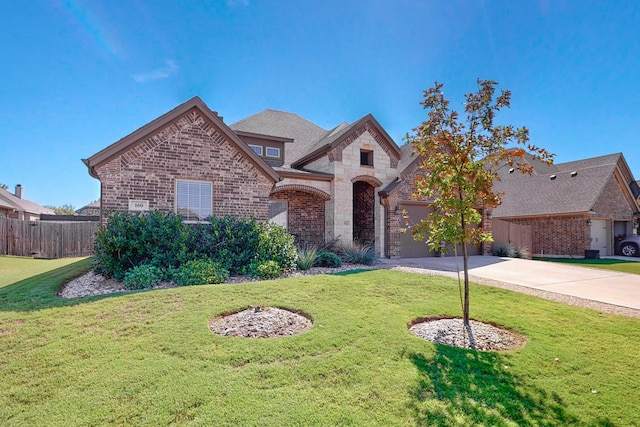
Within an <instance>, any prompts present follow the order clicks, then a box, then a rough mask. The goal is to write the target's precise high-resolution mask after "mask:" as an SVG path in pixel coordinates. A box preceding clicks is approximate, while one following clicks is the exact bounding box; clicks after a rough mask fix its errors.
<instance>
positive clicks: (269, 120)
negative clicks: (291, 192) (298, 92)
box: [229, 110, 329, 165]
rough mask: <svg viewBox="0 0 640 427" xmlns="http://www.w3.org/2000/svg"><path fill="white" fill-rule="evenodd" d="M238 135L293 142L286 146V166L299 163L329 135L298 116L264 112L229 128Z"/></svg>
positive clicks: (270, 111) (271, 111)
mask: <svg viewBox="0 0 640 427" xmlns="http://www.w3.org/2000/svg"><path fill="white" fill-rule="evenodd" d="M229 128H231V129H232V130H233V131H236V132H238V133H253V134H260V135H270V136H273V137H279V138H284V139H289V140H293V141H292V143H291V144H285V156H284V161H285V165H290V164H291V163H293V162H295V161H297V160H298V159H299V158H301V157H302V156H304V155H305V154H306V153H308V151H309V148H310V147H311V146H312V145H313V144H315V143H316V142H317V141H318V140H320V139H321V138H324V136H325V135H327V132H329V131H327V130H325V129H323V128H321V127H320V126H318V125H316V124H314V123H312V122H310V121H309V120H307V119H305V118H303V117H300V116H299V115H297V114H293V113H286V112H284V111H277V110H264V111H261V112H259V113H256V114H254V115H252V116H249V117H247V118H245V119H242V120H240V121H237V122H235V123H233V124H231V125H230V126H229Z"/></svg>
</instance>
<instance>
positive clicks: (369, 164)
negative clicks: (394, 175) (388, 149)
mask: <svg viewBox="0 0 640 427" xmlns="http://www.w3.org/2000/svg"><path fill="white" fill-rule="evenodd" d="M363 154H366V155H367V161H368V162H367V163H363V162H362V159H363V157H362V156H363ZM360 166H366V167H373V150H362V149H361V150H360Z"/></svg>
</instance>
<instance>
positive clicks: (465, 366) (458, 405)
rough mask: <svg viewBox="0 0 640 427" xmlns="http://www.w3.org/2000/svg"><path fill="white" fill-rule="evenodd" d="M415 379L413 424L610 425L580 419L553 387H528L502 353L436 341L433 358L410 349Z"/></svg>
mask: <svg viewBox="0 0 640 427" xmlns="http://www.w3.org/2000/svg"><path fill="white" fill-rule="evenodd" d="M408 357H409V359H410V360H411V361H412V362H413V364H414V365H415V366H416V368H418V373H419V378H418V382H417V384H416V386H415V387H414V388H413V389H412V390H411V391H410V393H411V397H412V404H411V406H412V409H413V411H414V416H415V419H416V424H417V425H420V426H422V425H429V426H440V427H448V426H453V425H464V426H475V425H478V426H479V425H482V426H489V425H490V426H503V425H514V424H515V425H518V426H572V425H580V426H582V425H593V426H601V427H605V426H613V423H611V422H610V421H609V420H606V419H600V420H598V421H596V422H595V423H585V422H584V421H582V420H580V419H579V418H578V417H577V416H576V415H574V414H572V413H571V412H570V411H569V410H568V409H567V408H566V405H565V404H564V402H563V401H562V398H561V397H560V396H559V395H558V394H557V393H555V392H552V393H549V392H547V391H545V390H542V389H537V388H535V387H531V386H528V385H527V384H525V383H524V382H523V381H521V380H520V379H518V378H517V377H515V376H514V375H512V374H511V373H509V370H508V363H506V362H505V360H504V359H503V357H502V356H500V355H499V354H497V353H491V352H475V351H470V350H464V349H459V348H455V347H449V346H445V345H439V344H438V345H437V350H436V354H435V356H434V358H433V359H426V358H425V357H424V356H423V355H421V354H416V353H413V354H410V355H409V356H408Z"/></svg>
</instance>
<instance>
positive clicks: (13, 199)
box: [0, 188, 56, 215]
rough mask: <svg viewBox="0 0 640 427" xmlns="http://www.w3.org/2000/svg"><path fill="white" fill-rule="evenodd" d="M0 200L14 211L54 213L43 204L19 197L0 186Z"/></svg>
mask: <svg viewBox="0 0 640 427" xmlns="http://www.w3.org/2000/svg"><path fill="white" fill-rule="evenodd" d="M0 201H2V202H4V205H5V206H7V207H9V208H11V209H14V210H16V211H23V212H29V213H33V214H48V215H55V214H56V213H55V211H54V210H53V209H49V208H45V207H44V206H41V205H39V204H37V203H35V202H32V201H30V200H26V199H21V198H19V197H17V196H15V195H14V194H11V193H10V192H9V191H7V190H5V189H4V188H0Z"/></svg>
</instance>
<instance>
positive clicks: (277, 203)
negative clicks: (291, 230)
mask: <svg viewBox="0 0 640 427" xmlns="http://www.w3.org/2000/svg"><path fill="white" fill-rule="evenodd" d="M287 211H288V204H287V201H286V200H269V221H271V222H273V223H275V224H278V225H281V226H283V227H284V228H285V229H286V228H287Z"/></svg>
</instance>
